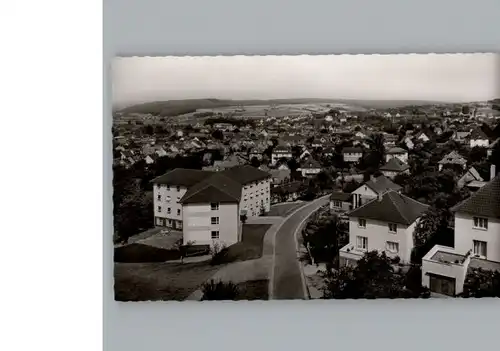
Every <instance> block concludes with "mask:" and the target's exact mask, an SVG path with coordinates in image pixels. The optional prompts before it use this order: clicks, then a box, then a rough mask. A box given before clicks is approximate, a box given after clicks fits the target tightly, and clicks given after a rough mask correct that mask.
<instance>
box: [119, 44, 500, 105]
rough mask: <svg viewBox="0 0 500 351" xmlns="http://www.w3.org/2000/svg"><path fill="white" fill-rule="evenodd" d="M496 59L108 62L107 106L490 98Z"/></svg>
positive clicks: (394, 57) (333, 57)
mask: <svg viewBox="0 0 500 351" xmlns="http://www.w3.org/2000/svg"><path fill="white" fill-rule="evenodd" d="M498 58H499V57H498V55H497V54H449V55H444V54H430V55H422V54H412V55H322V56H309V55H300V56H214V57H147V58H144V57H142V58H137V57H128V58H126V57H122V58H116V59H115V61H114V63H113V66H112V70H113V83H112V94H113V101H114V105H115V107H126V106H131V105H134V104H141V103H147V102H153V101H167V100H188V99H207V98H215V99H231V100H269V99H325V100H327V99H328V100H330V99H332V100H335V99H338V100H394V101H399V100H409V101H429V102H442V103H461V102H474V101H485V100H491V99H494V98H497V97H498V95H499V94H498V83H497V79H496V77H497V76H498V74H497V71H498Z"/></svg>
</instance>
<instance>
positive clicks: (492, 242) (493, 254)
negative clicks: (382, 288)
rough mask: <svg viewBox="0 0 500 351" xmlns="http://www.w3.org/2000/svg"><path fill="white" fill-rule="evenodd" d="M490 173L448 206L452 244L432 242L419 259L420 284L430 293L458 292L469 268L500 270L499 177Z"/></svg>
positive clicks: (451, 294)
mask: <svg viewBox="0 0 500 351" xmlns="http://www.w3.org/2000/svg"><path fill="white" fill-rule="evenodd" d="M491 173H492V174H491V178H492V180H491V181H490V182H488V183H487V184H486V185H484V186H483V187H482V188H480V189H479V190H478V191H477V192H476V193H474V194H472V195H471V197H470V198H468V199H467V200H465V201H463V202H461V203H459V204H458V205H456V206H455V207H453V208H452V211H454V212H455V232H454V238H455V241H454V247H445V246H439V245H436V246H434V247H433V248H432V249H431V250H430V251H429V252H428V253H427V254H426V255H425V256H424V257H423V259H422V285H423V286H426V287H428V288H430V290H431V292H432V293H435V294H440V295H449V296H456V295H458V294H460V293H462V292H463V286H464V281H465V278H466V276H467V273H468V271H469V270H470V269H473V268H482V269H484V270H499V271H500V235H499V233H500V177H499V176H496V177H495V170H494V168H492V172H491Z"/></svg>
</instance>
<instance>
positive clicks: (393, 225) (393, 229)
mask: <svg viewBox="0 0 500 351" xmlns="http://www.w3.org/2000/svg"><path fill="white" fill-rule="evenodd" d="M387 226H388V227H389V233H397V232H398V225H397V224H396V223H388V224H387ZM358 227H359V228H364V229H365V228H366V219H363V218H358Z"/></svg>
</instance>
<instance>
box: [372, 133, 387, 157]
mask: <svg viewBox="0 0 500 351" xmlns="http://www.w3.org/2000/svg"><path fill="white" fill-rule="evenodd" d="M368 145H370V153H371V154H373V155H374V156H375V158H376V159H377V160H378V164H379V165H381V164H383V163H384V162H385V145H384V135H383V134H381V133H378V134H374V135H372V136H371V138H369V139H368Z"/></svg>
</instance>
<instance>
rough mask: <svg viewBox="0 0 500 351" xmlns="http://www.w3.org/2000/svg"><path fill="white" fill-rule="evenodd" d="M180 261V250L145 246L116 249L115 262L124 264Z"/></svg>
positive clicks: (135, 245)
mask: <svg viewBox="0 0 500 351" xmlns="http://www.w3.org/2000/svg"><path fill="white" fill-rule="evenodd" d="M178 259H180V252H179V250H167V249H162V248H158V247H153V246H149V245H144V244H138V243H135V244H130V245H127V246H120V247H115V254H114V261H115V262H124V263H140V262H165V261H169V260H178Z"/></svg>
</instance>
